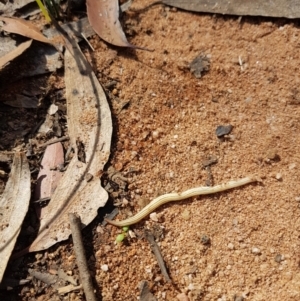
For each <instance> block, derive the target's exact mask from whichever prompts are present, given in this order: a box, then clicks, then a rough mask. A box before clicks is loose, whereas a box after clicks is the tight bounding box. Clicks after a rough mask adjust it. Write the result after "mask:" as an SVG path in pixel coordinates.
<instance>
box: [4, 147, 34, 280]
mask: <svg viewBox="0 0 300 301" xmlns="http://www.w3.org/2000/svg"><path fill="white" fill-rule="evenodd" d="M29 201H30V171H29V166H28V162H27V159H26V156H25V154H23V153H16V154H15V157H14V161H13V164H12V168H11V173H10V176H9V180H8V182H7V184H6V187H5V190H4V193H3V195H2V197H1V199H0V258H1V260H0V282H1V280H2V277H3V274H4V272H5V269H6V266H7V262H8V260H9V258H10V255H11V252H12V250H13V248H14V245H15V243H16V240H17V237H18V235H19V232H20V229H21V225H22V223H23V220H24V218H25V215H26V213H27V211H28V206H29Z"/></svg>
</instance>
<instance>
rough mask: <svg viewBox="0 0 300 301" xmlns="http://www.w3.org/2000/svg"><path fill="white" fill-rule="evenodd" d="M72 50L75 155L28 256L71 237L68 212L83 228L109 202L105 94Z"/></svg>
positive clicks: (68, 66)
mask: <svg viewBox="0 0 300 301" xmlns="http://www.w3.org/2000/svg"><path fill="white" fill-rule="evenodd" d="M72 51H73V52H74V54H75V58H76V60H75V59H74V56H73V55H72V54H71V53H70V52H69V51H68V50H66V51H65V84H66V98H67V109H68V116H67V121H68V128H69V136H70V143H71V145H72V147H73V148H74V151H75V156H74V157H73V158H72V160H71V162H70V164H69V166H68V168H67V170H66V172H65V173H64V175H63V177H62V179H61V181H60V182H59V184H58V186H57V188H56V190H55V192H54V194H53V195H52V197H51V201H50V203H49V204H48V206H47V207H45V208H43V211H44V213H43V216H44V217H43V218H42V219H41V224H40V229H39V233H38V236H37V238H36V239H35V241H34V242H33V243H32V244H31V246H30V247H29V252H34V251H38V250H44V249H47V248H49V247H50V246H52V245H54V244H55V243H57V242H59V241H62V240H65V239H67V238H68V237H69V235H70V233H71V232H70V229H69V221H68V213H69V212H74V213H77V214H78V215H80V217H81V220H82V223H83V225H88V224H89V223H90V222H91V221H92V220H93V219H94V218H95V217H96V215H97V210H98V208H99V207H102V206H104V205H105V203H106V201H107V198H108V195H107V192H106V191H105V190H104V188H103V187H102V186H101V183H100V177H101V175H102V170H103V167H104V164H105V163H106V162H107V160H108V157H109V154H110V143H111V135H112V120H111V113H110V109H109V106H108V103H107V100H106V96H105V94H104V91H103V89H102V87H101V86H100V84H99V82H98V80H97V78H96V76H95V74H94V73H93V71H92V69H91V66H90V65H89V64H88V63H87V61H86V60H85V58H84V56H83V54H82V52H81V50H80V49H79V48H74V47H73V49H72ZM78 82H80V85H78ZM78 137H80V140H81V141H82V143H83V145H84V151H85V158H86V162H85V163H84V162H82V161H80V160H79V159H78V149H77V147H76V140H77V138H78ZM90 175H91V176H92V178H90ZM87 177H89V180H88V181H87V179H86V178H87Z"/></svg>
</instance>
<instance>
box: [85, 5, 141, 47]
mask: <svg viewBox="0 0 300 301" xmlns="http://www.w3.org/2000/svg"><path fill="white" fill-rule="evenodd" d="M86 5H87V15H88V19H89V22H90V24H91V26H92V27H93V29H94V30H95V32H96V33H97V34H98V35H99V36H100V37H101V38H102V39H103V40H104V41H106V42H108V43H110V44H113V45H115V46H121V47H132V48H140V49H145V48H141V47H137V46H134V45H132V44H130V43H129V42H128V41H127V39H126V36H125V34H124V32H123V29H122V27H121V24H120V21H119V1H118V0H109V1H103V0H87V2H86Z"/></svg>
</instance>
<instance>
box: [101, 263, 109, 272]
mask: <svg viewBox="0 0 300 301" xmlns="http://www.w3.org/2000/svg"><path fill="white" fill-rule="evenodd" d="M101 270H102V271H104V272H107V271H108V265H107V264H102V265H101Z"/></svg>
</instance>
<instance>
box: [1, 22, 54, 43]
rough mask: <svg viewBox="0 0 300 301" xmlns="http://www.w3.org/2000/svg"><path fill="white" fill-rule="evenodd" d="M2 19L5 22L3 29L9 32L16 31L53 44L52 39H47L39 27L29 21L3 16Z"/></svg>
mask: <svg viewBox="0 0 300 301" xmlns="http://www.w3.org/2000/svg"><path fill="white" fill-rule="evenodd" d="M0 21H3V22H4V23H3V25H2V29H3V30H5V31H7V32H10V33H16V34H19V35H21V36H24V37H28V38H30V39H33V40H37V41H40V42H43V43H48V44H53V42H52V40H50V39H47V38H46V37H45V36H44V35H43V34H42V33H41V32H40V31H39V29H38V28H37V27H36V26H35V25H33V24H32V23H31V22H29V21H26V20H23V19H17V18H7V17H1V16H0Z"/></svg>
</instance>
